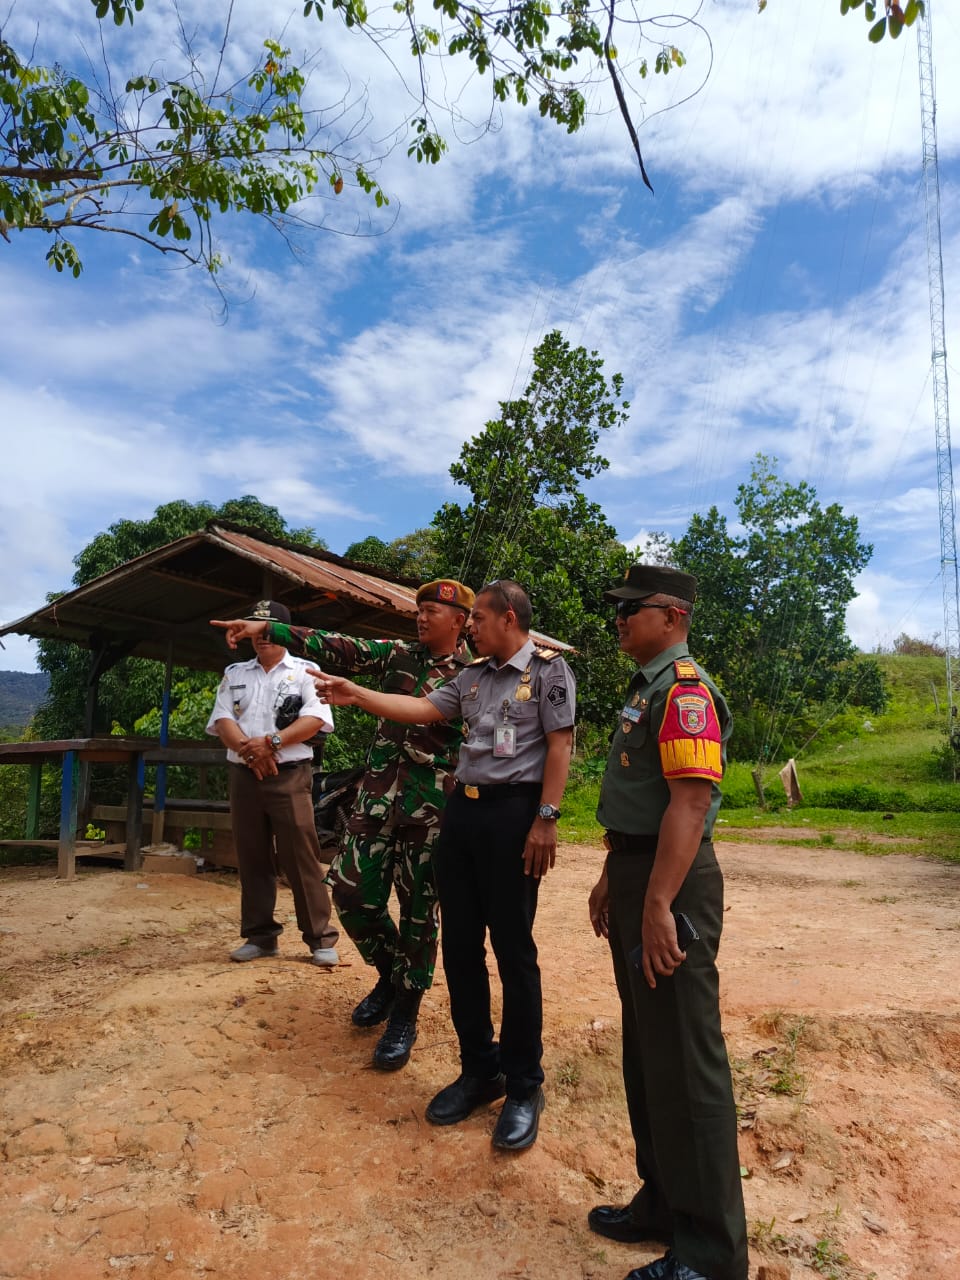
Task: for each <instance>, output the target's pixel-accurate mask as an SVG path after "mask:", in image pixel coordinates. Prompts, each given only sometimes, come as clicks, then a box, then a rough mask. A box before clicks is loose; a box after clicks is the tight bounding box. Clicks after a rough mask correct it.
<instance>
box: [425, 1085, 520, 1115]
mask: <svg viewBox="0 0 960 1280" xmlns="http://www.w3.org/2000/svg"><path fill="white" fill-rule="evenodd" d="M506 1092H507V1082H506V1080H505V1079H504V1077H503V1076H502V1075H498V1076H492V1077H491V1078H490V1079H488V1080H484V1079H483V1077H482V1076H467V1075H462V1076H459V1077H458V1078H457V1079H456V1080H454V1082H453V1084H448V1085H447V1087H446V1088H445V1089H441V1090H440V1092H439V1093H438V1094H437V1096H436V1097H435V1098H434V1099H433V1100H432V1101H431V1102H430V1104H429V1106H428V1107H427V1119H428V1120H429V1121H430V1123H431V1124H459V1122H460V1121H461V1120H466V1118H467V1116H468V1115H470V1113H471V1112H472V1111H476V1109H477V1107H482V1106H483V1104H484V1103H485V1102H496V1100H497V1099H498V1098H502V1097H503V1095H504V1094H505V1093H506Z"/></svg>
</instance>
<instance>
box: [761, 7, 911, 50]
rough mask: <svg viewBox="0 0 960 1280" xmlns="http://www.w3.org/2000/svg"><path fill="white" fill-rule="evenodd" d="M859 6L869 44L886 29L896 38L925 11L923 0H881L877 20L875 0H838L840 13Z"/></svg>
mask: <svg viewBox="0 0 960 1280" xmlns="http://www.w3.org/2000/svg"><path fill="white" fill-rule="evenodd" d="M766 4H767V0H760V8H761V10H762V9H765V8H766ZM861 7H862V8H863V16H864V17H865V18H866V20H867V21H868V22H869V23H870V30H869V31H868V32H867V39H868V40H869V41H870V42H871V44H879V43H880V41H881V40H882V39H883V37H884V36H885V35H886V34H887V32H888V31H889V33H890V37H891V39H893V40H896V39H897V37H898V36H899V35H900V32H901V31H902V30H903V28H904V27H912V26H913V24H914V22H916V20H917V18H921V17H923V15H924V12H925V10H924V5H923V0H908V3H907V4H905V5H904V6H903V7H902V8H901V6H900V5H899V4H898V3H897V0H882V8H883V17H882V18H880V19H879V20H878V19H877V5H876V0H840V12H841V13H844V14H846V13H852V12H853V10H854V9H859V8H861Z"/></svg>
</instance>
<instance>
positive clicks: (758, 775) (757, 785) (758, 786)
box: [750, 765, 767, 809]
mask: <svg viewBox="0 0 960 1280" xmlns="http://www.w3.org/2000/svg"><path fill="white" fill-rule="evenodd" d="M750 776H751V778H753V786H754V790H755V791H756V793H757V799H758V800H759V802H760V808H761V809H765V808H766V807H767V801H766V798H765V796H764V794H763V769H762V767H761V766H760V765H757V767H756V768H755V769H754V770H753V772H752V773H751V774H750Z"/></svg>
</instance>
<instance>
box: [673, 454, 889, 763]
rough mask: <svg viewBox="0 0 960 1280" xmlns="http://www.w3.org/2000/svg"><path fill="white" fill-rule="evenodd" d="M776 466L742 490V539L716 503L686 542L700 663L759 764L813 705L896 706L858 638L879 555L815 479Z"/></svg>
mask: <svg viewBox="0 0 960 1280" xmlns="http://www.w3.org/2000/svg"><path fill="white" fill-rule="evenodd" d="M776 461H777V460H776V459H775V458H769V457H766V456H764V455H763V454H758V455H757V457H756V459H755V461H754V465H753V468H752V471H751V475H750V479H749V481H748V482H747V483H746V484H741V485H740V486H739V488H738V489H737V496H736V500H735V505H736V508H737V511H738V513H739V517H740V523H741V524H742V525H743V528H744V533H743V535H742V536H734V535H733V534H731V533H730V530H729V528H728V525H727V520H726V517H724V516H722V515H721V514H720V513H719V511H718V510H717V508H716V507H711V509H710V510H709V511H708V512H707V514H706V515H705V516H704V515H699V514H698V515H695V516H694V517H693V518H692V519H691V521H690V524H689V526H688V528H687V531H686V533H685V534H684V535H683V537H682V538H680V540H679V541H678V542H677V544H676V547H675V552H676V563H677V564H678V565H679V566H680V567H681V568H683V569H686V570H687V571H688V572H690V573H693V574H696V576H697V578H698V579H699V583H700V594H699V597H698V600H697V608H696V617H695V621H694V635H695V646H696V652H697V656H698V658H701V659H702V661H703V664H704V666H705V667H706V668H707V670H708V671H710V673H711V675H713V676H714V678H715V679H716V680H717V681H718V683H719V684H720V686H721V688H722V689H723V691H724V694H725V696H726V697H727V698H728V700H729V701H730V703H731V706H732V707H733V710H734V714H735V731H734V743H733V745H734V748H735V751H736V753H737V754H738V755H739V756H740V757H741V758H749V757H752V758H754V759H757V760H765V759H769V758H773V757H775V756H777V754H778V752H779V750H780V748H781V746H782V744H783V743H784V742H785V741H787V742H791V741H792V739H791V734H792V733H793V731H794V727H795V726H794V722H795V721H796V720H797V718H798V717H799V716H801V715H802V714H806V715H807V716H808V718H809V712H810V710H811V707H817V708H820V709H821V711H822V712H823V714H827V712H828V710H829V707H830V706H831V705H837V704H842V703H846V702H852V703H854V704H855V705H858V706H866V707H869V708H870V710H872V711H874V712H879V711H882V710H883V707H884V706H885V702H886V695H885V692H884V687H883V678H882V675H881V673H880V670H879V667H878V666H877V664H876V662H874V661H873V660H872V659H862V658H858V657H857V654H856V650H855V648H854V646H853V644H852V642H851V641H850V639H849V638H848V636H847V633H846V608H847V605H848V604H849V603H850V601H851V600H852V599H853V598H854V596H855V595H856V590H855V588H854V585H853V581H854V578H855V577H856V575H857V574H858V573H859V572H860V570H861V569H863V568H864V567H865V566H866V565H867V563H868V562H869V560H870V557H871V555H872V552H873V548H872V547H871V546H870V545H869V544H867V543H864V542H861V540H860V536H859V527H858V523H857V518H856V516H849V515H845V514H844V512H843V511H842V509H841V508H840V506H839V505H838V504H836V503H834V504H831V505H830V506H829V507H825V508H824V507H821V505H820V503H819V502H818V501H817V496H816V490H815V489H813V487H812V486H811V485H809V484H807V483H806V481H801V482H800V483H799V484H797V485H790V484H787V483H786V482H785V481H783V480H781V479H780V478H779V477H778V476H777V474H776V469H775V468H776ZM737 717H739V720H737ZM815 718H816V717H815Z"/></svg>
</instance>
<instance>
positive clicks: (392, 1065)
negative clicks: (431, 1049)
mask: <svg viewBox="0 0 960 1280" xmlns="http://www.w3.org/2000/svg"><path fill="white" fill-rule="evenodd" d="M422 999H423V992H422V991H411V990H409V989H408V988H406V987H405V988H404V989H403V990H402V991H401V992H400V993H399V995H398V996H397V998H396V999H395V1000H394V1002H393V1008H392V1009H391V1011H390V1020H389V1022H388V1023H387V1029H386V1031H384V1033H383V1035H382V1036H381V1037H380V1039H379V1041H378V1042H377V1047H376V1048H375V1049H374V1051H373V1065H374V1066H375V1067H376V1068H377V1070H378V1071H399V1070H400V1068H401V1067H405V1066H406V1065H407V1063H408V1062H409V1061H410V1050H411V1049H412V1048H413V1046H414V1043H415V1041H416V1039H417V1014H418V1013H419V1012H420V1001H421V1000H422Z"/></svg>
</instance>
